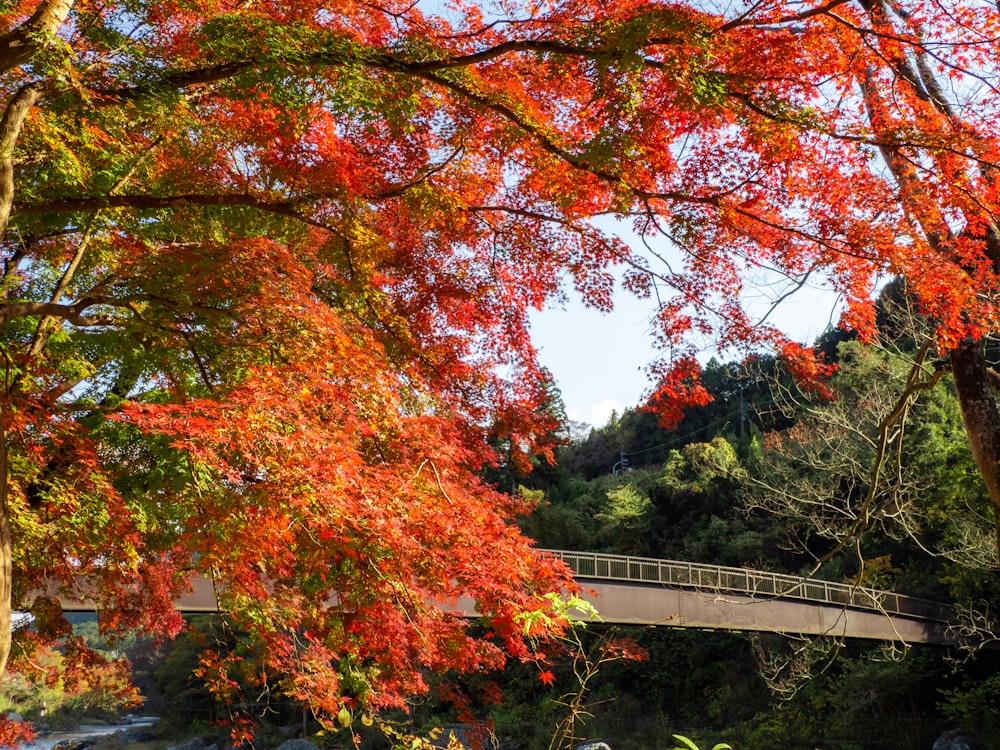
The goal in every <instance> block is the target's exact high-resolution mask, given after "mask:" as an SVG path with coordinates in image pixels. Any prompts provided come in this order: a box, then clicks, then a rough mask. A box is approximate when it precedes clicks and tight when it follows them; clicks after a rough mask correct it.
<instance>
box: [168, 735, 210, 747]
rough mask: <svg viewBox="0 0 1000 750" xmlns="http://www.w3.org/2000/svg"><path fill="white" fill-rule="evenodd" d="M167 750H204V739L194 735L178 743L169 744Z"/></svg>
mask: <svg viewBox="0 0 1000 750" xmlns="http://www.w3.org/2000/svg"><path fill="white" fill-rule="evenodd" d="M167 750H205V740H203V739H202V738H201V737H194V738H193V739H190V740H188V741H187V742H182V743H181V744H179V745H171V746H170V747H168V748H167Z"/></svg>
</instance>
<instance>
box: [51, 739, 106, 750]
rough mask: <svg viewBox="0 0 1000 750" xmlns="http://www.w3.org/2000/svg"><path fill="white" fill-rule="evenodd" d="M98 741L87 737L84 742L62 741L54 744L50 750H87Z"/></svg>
mask: <svg viewBox="0 0 1000 750" xmlns="http://www.w3.org/2000/svg"><path fill="white" fill-rule="evenodd" d="M98 739H100V738H98V737H88V738H87V739H85V740H63V741H62V742H57V743H56V744H54V745H53V746H52V750H88V748H89V747H90V746H91V745H93V744H94V743H95V742H96V741H97V740H98Z"/></svg>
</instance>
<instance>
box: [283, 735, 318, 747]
mask: <svg viewBox="0 0 1000 750" xmlns="http://www.w3.org/2000/svg"><path fill="white" fill-rule="evenodd" d="M275 750H319V748H317V747H316V745H314V744H313V743H311V742H310V741H309V740H304V739H302V738H300V737H297V738H295V739H293V740H287V741H285V742H282V743H281V744H280V745H278V747H276V748H275Z"/></svg>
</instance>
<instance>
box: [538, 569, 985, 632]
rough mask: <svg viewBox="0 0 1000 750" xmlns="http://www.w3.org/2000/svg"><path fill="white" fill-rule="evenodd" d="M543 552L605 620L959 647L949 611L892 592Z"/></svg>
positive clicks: (741, 571) (752, 572)
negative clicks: (563, 568)
mask: <svg viewBox="0 0 1000 750" xmlns="http://www.w3.org/2000/svg"><path fill="white" fill-rule="evenodd" d="M549 552H550V554H552V555H553V556H555V557H557V558H559V559H561V560H562V561H563V562H565V563H566V564H567V565H568V566H569V567H570V568H571V569H572V570H573V572H574V573H575V577H576V580H577V582H578V583H580V585H581V586H583V587H584V589H586V590H589V593H587V594H586V595H585V596H584V598H586V599H588V600H589V601H590V602H591V603H593V604H594V606H595V607H596V608H597V611H598V612H599V613H600V615H601V618H602V619H603V620H604V621H605V622H610V623H620V624H630V625H656V626H665V627H678V628H701V629H707V630H735V631H756V632H770V633H784V634H788V635H813V636H836V637H843V638H866V639H875V640H881V641H894V642H897V643H901V644H909V643H932V644H939V645H959V644H960V642H962V643H964V641H962V639H961V638H960V637H959V628H958V627H957V626H959V624H960V617H959V613H958V611H957V610H956V609H955V608H954V607H951V606H949V605H946V604H941V603H938V602H932V601H927V600H924V599H916V598H913V597H908V596H903V595H901V594H896V593H893V592H891V591H879V590H876V589H870V588H866V587H862V586H854V585H851V584H845V583H835V582H832V581H821V580H818V579H815V578H803V577H799V576H790V575H781V574H777V573H767V572H764V571H759V570H747V569H744V568H727V567H721V566H718V565H701V564H698V563H690V562H679V561H675V560H655V559H649V558H638V557H621V556H617V555H604V554H596V553H590V552H570V551H564V550H549ZM983 640H985V639H983V638H979V641H980V642H982V641H983Z"/></svg>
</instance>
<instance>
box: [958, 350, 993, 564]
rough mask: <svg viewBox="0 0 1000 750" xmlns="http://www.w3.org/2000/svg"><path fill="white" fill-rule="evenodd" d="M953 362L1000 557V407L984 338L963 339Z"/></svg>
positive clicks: (966, 423) (967, 432)
mask: <svg viewBox="0 0 1000 750" xmlns="http://www.w3.org/2000/svg"><path fill="white" fill-rule="evenodd" d="M951 366H952V373H953V376H954V378H955V389H956V391H957V392H958V401H959V404H960V405H961V408H962V419H963V420H964V422H965V432H966V434H967V435H968V436H969V445H970V446H971V447H972V455H973V458H975V460H976V466H977V467H979V473H980V474H981V475H982V477H983V483H984V484H985V485H986V491H987V492H988V493H989V496H990V502H991V503H992V505H993V523H994V528H995V530H996V535H997V558H998V559H1000V411H998V409H997V402H996V398H995V397H994V395H993V389H992V387H991V386H990V377H989V372H988V370H987V368H986V357H985V347H984V344H983V342H982V341H972V340H970V339H966V340H965V341H963V342H962V343H961V344H959V345H958V346H957V347H956V348H955V349H954V350H952V352H951Z"/></svg>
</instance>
